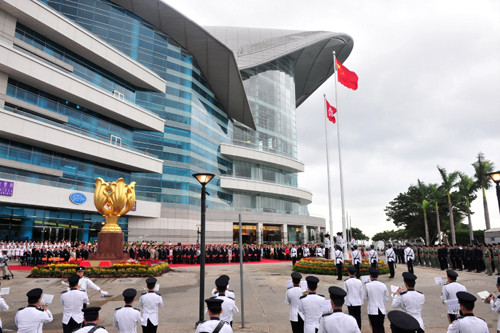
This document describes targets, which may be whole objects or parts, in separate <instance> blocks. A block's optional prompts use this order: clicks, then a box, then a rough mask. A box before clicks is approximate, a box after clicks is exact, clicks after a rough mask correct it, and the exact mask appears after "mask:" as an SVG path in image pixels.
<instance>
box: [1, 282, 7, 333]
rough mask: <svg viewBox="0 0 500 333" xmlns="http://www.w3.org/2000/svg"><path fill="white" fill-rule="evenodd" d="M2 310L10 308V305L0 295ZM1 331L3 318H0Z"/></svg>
mask: <svg viewBox="0 0 500 333" xmlns="http://www.w3.org/2000/svg"><path fill="white" fill-rule="evenodd" d="M0 284H1V283H0ZM0 310H3V311H8V310H9V305H8V304H7V303H6V302H5V300H4V299H3V297H2V296H0ZM0 333H2V320H0Z"/></svg>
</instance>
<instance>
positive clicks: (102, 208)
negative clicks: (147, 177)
mask: <svg viewBox="0 0 500 333" xmlns="http://www.w3.org/2000/svg"><path fill="white" fill-rule="evenodd" d="M134 204H135V182H131V183H130V184H129V185H127V184H126V183H125V180H124V179H123V178H119V179H117V180H116V181H114V182H112V183H111V184H109V183H106V182H105V181H104V180H103V179H102V178H100V177H99V178H97V180H96V181H95V191H94V205H95V207H96V208H97V211H98V212H99V213H101V214H102V216H104V219H105V220H106V224H105V225H104V227H102V229H101V231H106V232H121V231H122V229H121V228H120V226H119V225H118V224H117V221H118V218H119V217H120V216H123V215H125V214H127V213H128V212H129V211H130V210H131V209H132V208H133V207H134Z"/></svg>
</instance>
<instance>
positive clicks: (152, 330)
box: [142, 319, 158, 333]
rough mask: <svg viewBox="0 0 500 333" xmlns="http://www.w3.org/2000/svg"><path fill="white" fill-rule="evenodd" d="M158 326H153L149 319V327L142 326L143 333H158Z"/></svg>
mask: <svg viewBox="0 0 500 333" xmlns="http://www.w3.org/2000/svg"><path fill="white" fill-rule="evenodd" d="M157 329H158V326H155V325H153V323H152V322H151V321H150V320H149V319H148V326H142V333H156V330H157Z"/></svg>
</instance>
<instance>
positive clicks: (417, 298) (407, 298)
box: [392, 272, 425, 332]
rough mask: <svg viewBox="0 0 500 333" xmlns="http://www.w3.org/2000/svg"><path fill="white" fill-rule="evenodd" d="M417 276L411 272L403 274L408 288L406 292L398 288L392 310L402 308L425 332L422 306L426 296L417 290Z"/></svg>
mask: <svg viewBox="0 0 500 333" xmlns="http://www.w3.org/2000/svg"><path fill="white" fill-rule="evenodd" d="M416 279H417V276H416V275H415V274H413V273H410V272H404V273H403V280H404V284H405V287H406V291H403V289H402V288H398V290H397V291H396V295H394V298H393V299H392V308H393V309H397V308H400V309H402V310H403V311H404V312H406V313H408V314H409V315H411V316H413V318H415V319H416V320H417V321H418V323H419V325H420V329H421V331H422V332H423V331H424V330H425V327H424V321H423V320H422V306H423V305H424V303H425V296H424V294H422V293H421V292H420V291H416V290H415V280H416Z"/></svg>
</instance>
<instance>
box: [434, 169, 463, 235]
mask: <svg viewBox="0 0 500 333" xmlns="http://www.w3.org/2000/svg"><path fill="white" fill-rule="evenodd" d="M437 168H438V170H439V174H440V175H441V179H442V181H443V183H442V184H441V187H442V188H443V190H444V191H446V196H447V198H448V213H449V218H450V228H451V244H456V242H457V240H456V236H455V222H454V220H453V205H452V202H451V190H452V189H453V188H454V187H455V186H457V179H458V175H459V173H458V172H457V171H454V172H451V173H449V174H448V172H446V169H445V168H440V167H439V166H438V167H437Z"/></svg>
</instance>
